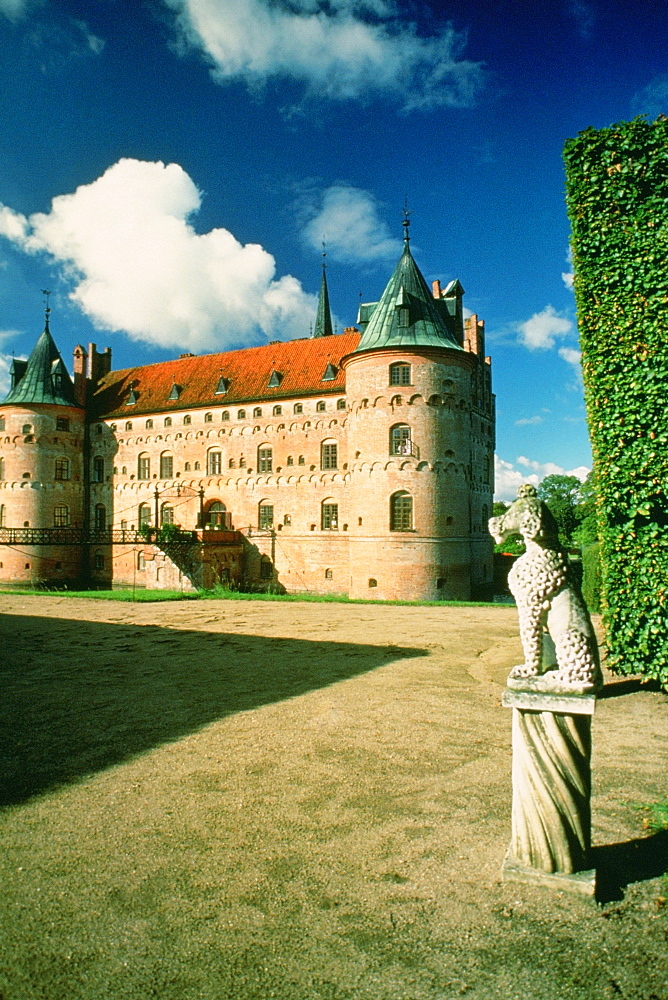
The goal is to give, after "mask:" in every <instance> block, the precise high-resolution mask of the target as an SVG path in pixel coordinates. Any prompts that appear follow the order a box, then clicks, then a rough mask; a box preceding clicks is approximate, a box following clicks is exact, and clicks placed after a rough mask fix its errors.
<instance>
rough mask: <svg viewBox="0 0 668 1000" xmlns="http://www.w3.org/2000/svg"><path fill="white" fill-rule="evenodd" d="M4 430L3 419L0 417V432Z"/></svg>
mask: <svg viewBox="0 0 668 1000" xmlns="http://www.w3.org/2000/svg"><path fill="white" fill-rule="evenodd" d="M4 429H5V418H4V417H0V431H4Z"/></svg>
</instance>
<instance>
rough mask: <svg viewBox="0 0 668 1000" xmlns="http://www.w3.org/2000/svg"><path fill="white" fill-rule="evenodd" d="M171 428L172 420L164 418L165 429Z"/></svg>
mask: <svg viewBox="0 0 668 1000" xmlns="http://www.w3.org/2000/svg"><path fill="white" fill-rule="evenodd" d="M171 426H172V418H171V417H165V427H171Z"/></svg>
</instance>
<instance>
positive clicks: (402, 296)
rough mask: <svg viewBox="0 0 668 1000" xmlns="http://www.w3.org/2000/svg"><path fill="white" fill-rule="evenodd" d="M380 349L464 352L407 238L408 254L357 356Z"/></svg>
mask: <svg viewBox="0 0 668 1000" xmlns="http://www.w3.org/2000/svg"><path fill="white" fill-rule="evenodd" d="M376 347H449V348H451V349H453V350H455V351H461V350H463V348H462V346H461V344H458V343H457V341H456V340H455V339H454V338H453V336H452V334H451V333H450V331H449V330H448V328H447V326H446V323H445V320H444V318H443V316H442V314H441V312H440V309H439V307H438V304H437V302H436V300H435V299H434V297H433V296H432V294H431V292H430V290H429V288H428V286H427V282H426V281H425V280H424V278H423V277H422V274H421V272H420V269H419V268H418V266H417V264H416V263H415V261H414V260H413V255H412V254H411V251H410V246H409V241H408V237H407V236H406V238H405V239H404V252H403V253H402V255H401V257H400V258H399V263H398V264H397V266H396V268H395V269H394V274H393V275H392V277H391V278H390V280H389V281H388V283H387V287H386V288H385V291H384V292H383V294H382V296H381V299H380V302H379V303H378V305H377V306H376V307H375V309H374V311H373V313H372V315H371V319H370V320H369V324H368V326H367V328H366V330H365V331H364V333H363V334H362V338H361V340H360V342H359V346H358V348H357V351H355V352H354V353H356V354H358V353H359V352H360V351H368V350H371V349H372V348H376Z"/></svg>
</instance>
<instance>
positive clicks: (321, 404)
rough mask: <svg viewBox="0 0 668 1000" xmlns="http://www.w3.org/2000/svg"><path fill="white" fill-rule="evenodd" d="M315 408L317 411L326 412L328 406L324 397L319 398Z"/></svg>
mask: <svg viewBox="0 0 668 1000" xmlns="http://www.w3.org/2000/svg"><path fill="white" fill-rule="evenodd" d="M315 409H316V413H324V412H325V410H326V409H327V406H326V403H325V401H324V399H319V400H318V402H317V403H316V404H315Z"/></svg>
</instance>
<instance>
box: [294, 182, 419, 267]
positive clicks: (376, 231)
mask: <svg viewBox="0 0 668 1000" xmlns="http://www.w3.org/2000/svg"><path fill="white" fill-rule="evenodd" d="M302 236H303V238H304V240H305V241H306V243H307V244H308V245H309V246H311V247H314V248H315V249H316V250H320V249H321V246H322V241H323V240H325V241H326V250H327V254H328V255H329V256H331V257H332V258H333V259H334V260H338V261H341V262H344V263H350V262H357V261H371V260H388V259H391V258H393V257H396V256H397V255H398V254H399V253H400V252H401V241H400V240H398V239H393V238H392V236H391V235H390V231H389V229H388V227H387V225H386V223H385V222H383V221H382V219H381V218H380V217H379V214H378V204H377V202H376V199H375V198H374V196H373V195H372V194H371V193H370V192H369V191H362V190H360V189H359V188H355V187H348V186H347V185H344V184H334V185H332V186H331V187H329V188H327V190H326V191H324V192H323V193H322V195H321V196H320V199H319V205H318V207H317V208H316V209H315V215H313V217H312V218H311V220H310V221H309V222H308V223H307V224H306V226H305V227H304V229H303V231H302Z"/></svg>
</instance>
